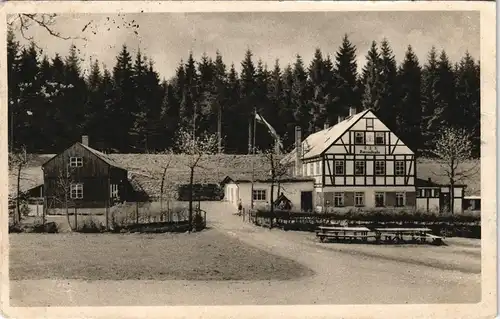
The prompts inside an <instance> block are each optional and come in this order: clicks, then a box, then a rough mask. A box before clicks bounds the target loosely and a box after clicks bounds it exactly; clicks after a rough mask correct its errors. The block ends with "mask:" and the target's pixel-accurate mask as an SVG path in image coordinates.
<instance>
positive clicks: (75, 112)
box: [64, 44, 87, 145]
mask: <svg viewBox="0 0 500 319" xmlns="http://www.w3.org/2000/svg"><path fill="white" fill-rule="evenodd" d="M64 65H65V83H64V84H65V85H66V89H65V91H64V97H65V101H66V103H67V104H66V105H65V111H64V113H65V114H66V116H65V119H66V121H67V123H65V126H66V134H65V135H64V136H65V137H66V139H65V143H64V144H65V145H70V144H71V143H73V142H74V141H75V140H77V139H79V138H80V136H81V135H82V134H83V133H84V132H83V124H84V118H85V113H84V112H85V100H86V96H87V87H86V83H85V80H84V78H83V76H82V68H81V65H80V57H79V56H78V53H77V48H76V46H75V45H73V44H72V45H71V46H70V49H69V54H68V56H67V57H66V59H65V61H64Z"/></svg>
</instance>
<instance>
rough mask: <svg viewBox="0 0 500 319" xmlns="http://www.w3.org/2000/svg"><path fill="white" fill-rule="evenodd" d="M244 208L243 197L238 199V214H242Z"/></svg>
mask: <svg viewBox="0 0 500 319" xmlns="http://www.w3.org/2000/svg"><path fill="white" fill-rule="evenodd" d="M242 210H243V205H242V203H241V199H239V200H238V215H241V211H242Z"/></svg>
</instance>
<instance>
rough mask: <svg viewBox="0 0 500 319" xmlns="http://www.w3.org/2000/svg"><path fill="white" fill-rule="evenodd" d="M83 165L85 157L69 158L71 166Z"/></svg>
mask: <svg viewBox="0 0 500 319" xmlns="http://www.w3.org/2000/svg"><path fill="white" fill-rule="evenodd" d="M82 166H83V157H70V158H69V167H82Z"/></svg>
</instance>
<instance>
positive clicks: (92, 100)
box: [83, 60, 104, 140]
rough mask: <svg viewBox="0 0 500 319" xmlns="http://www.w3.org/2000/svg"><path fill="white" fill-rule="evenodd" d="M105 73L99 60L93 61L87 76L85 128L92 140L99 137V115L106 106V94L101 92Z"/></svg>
mask: <svg viewBox="0 0 500 319" xmlns="http://www.w3.org/2000/svg"><path fill="white" fill-rule="evenodd" d="M102 81H103V75H102V73H101V68H100V66H99V60H95V61H93V62H92V63H91V67H90V73H89V75H88V77H87V99H86V103H85V122H84V125H83V130H84V132H85V133H86V134H88V135H89V136H90V137H91V138H92V140H94V139H96V138H98V137H99V135H98V134H99V133H100V132H99V128H98V125H99V122H100V121H99V117H100V116H102V112H103V108H104V96H103V95H102V94H101V90H100V88H101V85H102Z"/></svg>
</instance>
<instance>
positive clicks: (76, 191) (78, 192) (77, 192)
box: [69, 184, 83, 199]
mask: <svg viewBox="0 0 500 319" xmlns="http://www.w3.org/2000/svg"><path fill="white" fill-rule="evenodd" d="M69 192H70V193H69V194H70V198H71V199H82V198H83V184H71V185H70V187H69Z"/></svg>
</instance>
